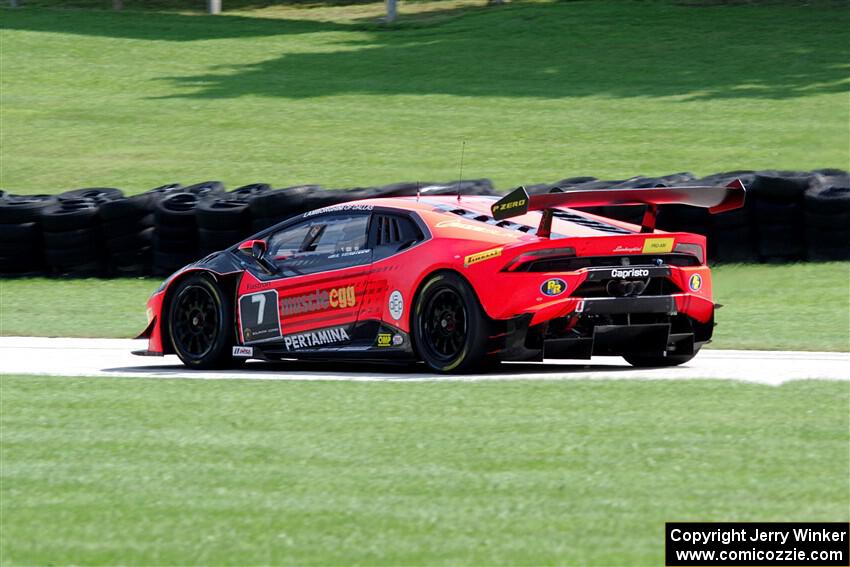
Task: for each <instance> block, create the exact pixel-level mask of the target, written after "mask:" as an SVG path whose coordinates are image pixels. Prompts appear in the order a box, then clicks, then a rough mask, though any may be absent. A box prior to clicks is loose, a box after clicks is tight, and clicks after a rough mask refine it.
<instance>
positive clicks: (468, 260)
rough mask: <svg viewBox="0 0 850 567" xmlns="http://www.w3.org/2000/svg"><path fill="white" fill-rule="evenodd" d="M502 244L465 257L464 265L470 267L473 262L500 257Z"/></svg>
mask: <svg viewBox="0 0 850 567" xmlns="http://www.w3.org/2000/svg"><path fill="white" fill-rule="evenodd" d="M502 248H503V247H502V246H499V247H498V248H493V249H491V250H485V251H484V252H477V253H475V254H470V255H469V256H467V257H465V258H464V259H463V266H464V267H465V268H466V267H469V266H471V265H472V264H477V263H478V262H483V261H485V260H490V259H491V258H498V257H499V256H501V255H502Z"/></svg>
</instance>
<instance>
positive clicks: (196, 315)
mask: <svg viewBox="0 0 850 567" xmlns="http://www.w3.org/2000/svg"><path fill="white" fill-rule="evenodd" d="M168 335H169V337H170V338H171V344H172V346H173V347H174V352H175V353H177V356H179V357H180V360H182V361H183V364H185V365H186V366H189V367H190V368H199V369H208V368H221V367H224V366H229V365H230V362H231V361H232V360H233V359H232V357H231V352H230V350H231V347H232V346H233V338H232V335H233V314H232V310H231V309H230V301H229V300H228V299H227V298H226V297H225V295H224V294H223V293H222V291H221V289H220V288H219V287H218V285H216V283H215V282H213V281H212V280H211V279H210V278H208V277H205V276H200V275H198V276H190V277H189V278H187V279H185V280H183V281H182V282H180V283H179V284H178V285H177V289H175V290H174V299H173V300H172V301H171V307H170V308H169V310H168Z"/></svg>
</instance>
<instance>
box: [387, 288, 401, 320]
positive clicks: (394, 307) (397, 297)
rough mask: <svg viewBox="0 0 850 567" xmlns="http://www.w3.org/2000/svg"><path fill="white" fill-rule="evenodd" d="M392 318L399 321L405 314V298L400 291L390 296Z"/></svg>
mask: <svg viewBox="0 0 850 567" xmlns="http://www.w3.org/2000/svg"><path fill="white" fill-rule="evenodd" d="M389 308H390V317H392V318H393V319H395V320H396V321H398V320H399V319H401V316H402V314H403V313H404V297H403V296H402V295H401V292H400V291H399V290H395V291H393V292H392V293H391V294H390V301H389Z"/></svg>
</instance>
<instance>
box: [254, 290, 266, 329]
mask: <svg viewBox="0 0 850 567" xmlns="http://www.w3.org/2000/svg"><path fill="white" fill-rule="evenodd" d="M251 303H259V304H260V308H259V310H258V311H257V325H262V324H263V315H265V311H266V296H265V294H258V295H252V296H251Z"/></svg>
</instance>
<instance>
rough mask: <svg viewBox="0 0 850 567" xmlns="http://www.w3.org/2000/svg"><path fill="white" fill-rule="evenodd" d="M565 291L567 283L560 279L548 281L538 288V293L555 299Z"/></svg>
mask: <svg viewBox="0 0 850 567" xmlns="http://www.w3.org/2000/svg"><path fill="white" fill-rule="evenodd" d="M565 291H567V282H565V281H564V280H562V279H561V278H552V279H548V280H546V281H545V282H543V284H542V285H541V286H540V293H542V294H543V295H548V296H549V297H555V296H557V295H561V294H562V293H564V292H565Z"/></svg>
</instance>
